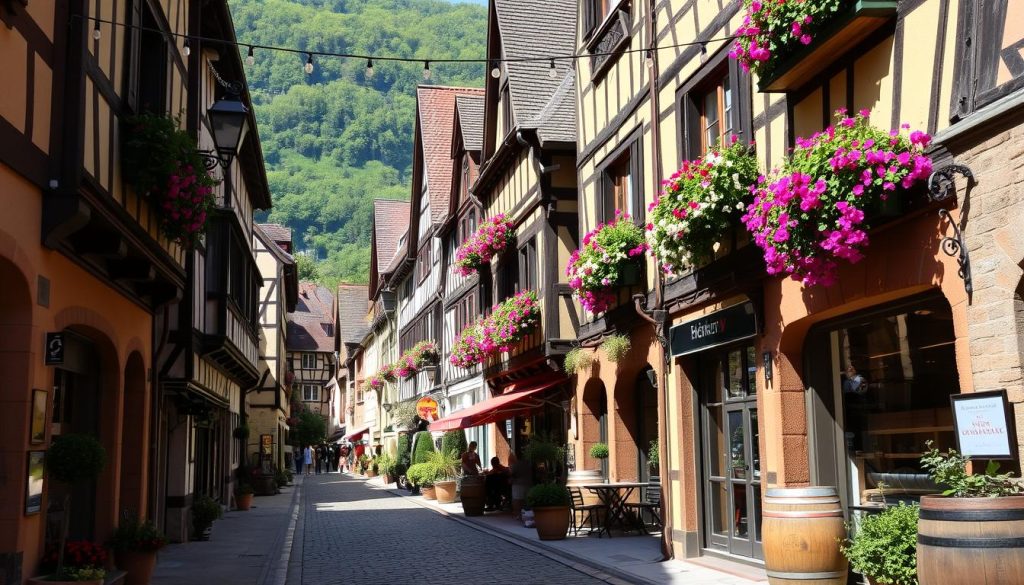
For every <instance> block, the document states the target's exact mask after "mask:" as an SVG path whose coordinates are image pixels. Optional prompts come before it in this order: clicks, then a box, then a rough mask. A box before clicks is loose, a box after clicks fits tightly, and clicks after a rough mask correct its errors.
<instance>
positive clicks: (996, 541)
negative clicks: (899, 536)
mask: <svg viewBox="0 0 1024 585" xmlns="http://www.w3.org/2000/svg"><path fill="white" fill-rule="evenodd" d="M917 544H923V545H925V546H938V547H945V548H1024V538H943V537H939V536H928V535H925V534H918V535H917Z"/></svg>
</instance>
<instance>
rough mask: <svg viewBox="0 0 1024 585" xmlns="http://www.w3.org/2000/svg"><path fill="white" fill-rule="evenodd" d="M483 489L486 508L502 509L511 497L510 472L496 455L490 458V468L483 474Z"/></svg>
mask: <svg viewBox="0 0 1024 585" xmlns="http://www.w3.org/2000/svg"><path fill="white" fill-rule="evenodd" d="M485 475H486V476H487V477H486V479H485V480H484V489H485V491H486V494H487V507H486V509H487V510H499V509H503V508H504V507H505V506H506V505H507V504H508V503H509V502H510V501H511V499H512V474H511V471H510V470H509V468H508V467H505V466H504V465H502V464H501V460H500V459H498V458H497V457H492V458H491V468H490V469H489V470H488V471H487V473H486V474H485Z"/></svg>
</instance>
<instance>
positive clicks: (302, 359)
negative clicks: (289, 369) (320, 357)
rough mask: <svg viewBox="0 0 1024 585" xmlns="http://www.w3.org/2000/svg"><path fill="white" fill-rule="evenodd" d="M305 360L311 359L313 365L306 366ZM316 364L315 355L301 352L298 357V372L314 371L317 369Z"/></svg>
mask: <svg viewBox="0 0 1024 585" xmlns="http://www.w3.org/2000/svg"><path fill="white" fill-rule="evenodd" d="M306 358H312V360H313V365H312V366H306ZM316 363H317V359H316V354H315V353H312V352H308V351H307V352H303V353H302V354H300V355H299V369H300V370H315V369H317V367H316Z"/></svg>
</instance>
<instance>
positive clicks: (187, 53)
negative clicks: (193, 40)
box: [184, 39, 192, 57]
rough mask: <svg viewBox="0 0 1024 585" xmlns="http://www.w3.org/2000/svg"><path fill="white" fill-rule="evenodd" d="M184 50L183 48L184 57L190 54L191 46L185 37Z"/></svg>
mask: <svg viewBox="0 0 1024 585" xmlns="http://www.w3.org/2000/svg"><path fill="white" fill-rule="evenodd" d="M184 50H185V56H186V57H188V56H189V55H191V54H192V47H191V46H190V45H189V42H188V39H185V47H184Z"/></svg>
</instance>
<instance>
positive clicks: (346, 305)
mask: <svg viewBox="0 0 1024 585" xmlns="http://www.w3.org/2000/svg"><path fill="white" fill-rule="evenodd" d="M369 303H370V297H369V291H368V287H367V286H366V285H363V284H340V285H338V336H339V337H340V339H341V342H342V343H359V342H360V341H361V340H362V339H363V337H365V336H366V332H367V330H369V326H368V325H367V323H366V313H367V311H369Z"/></svg>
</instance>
